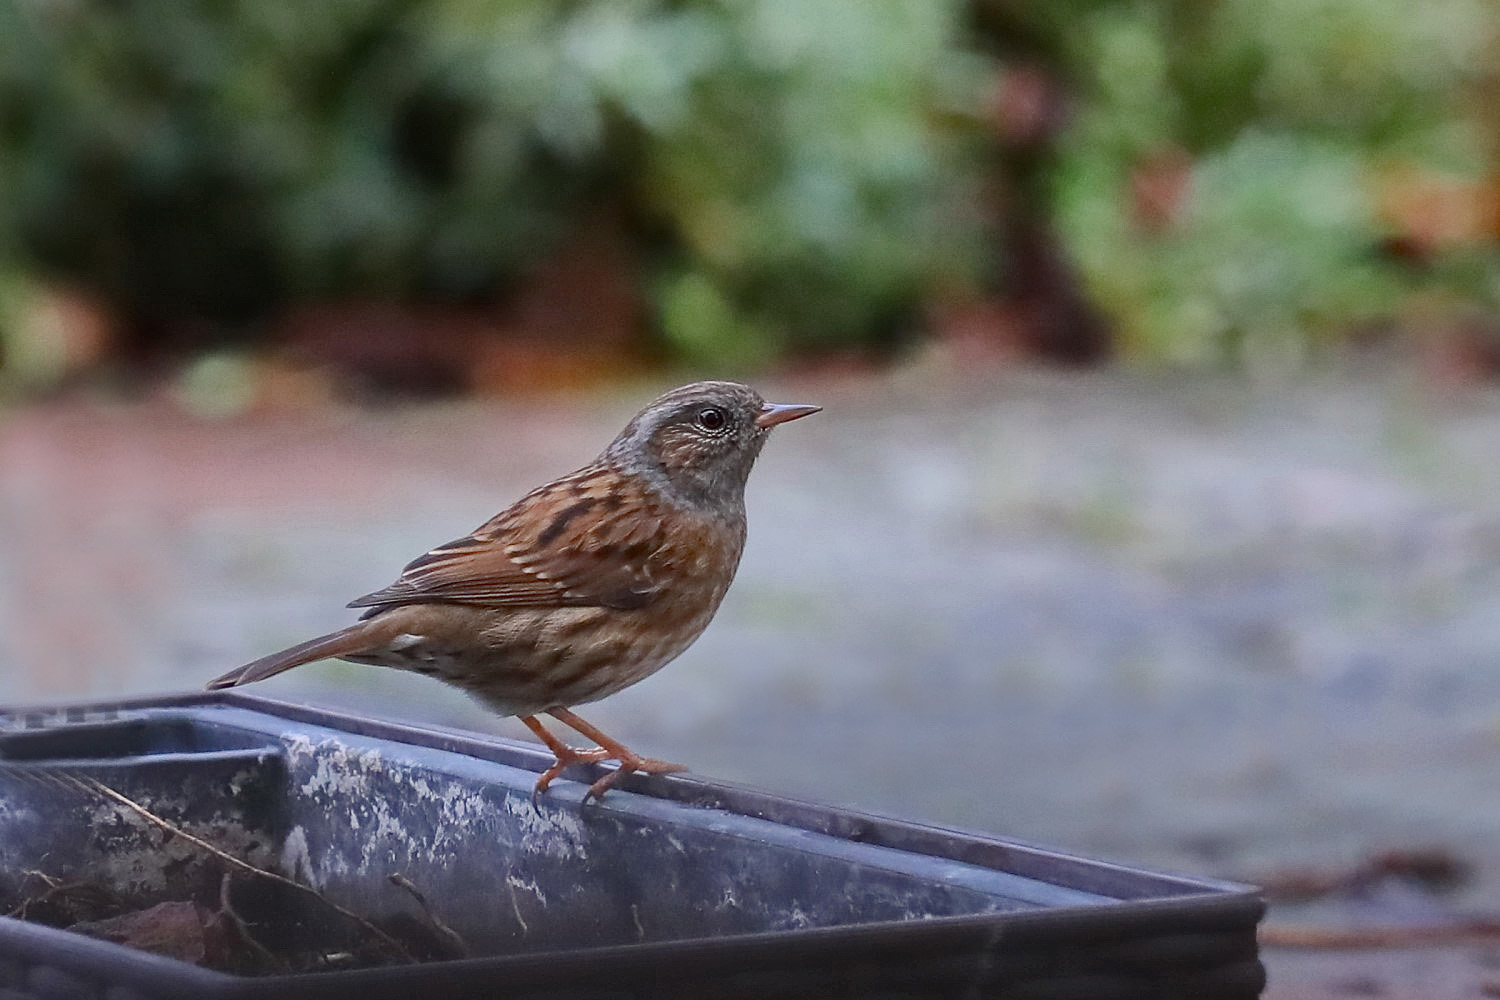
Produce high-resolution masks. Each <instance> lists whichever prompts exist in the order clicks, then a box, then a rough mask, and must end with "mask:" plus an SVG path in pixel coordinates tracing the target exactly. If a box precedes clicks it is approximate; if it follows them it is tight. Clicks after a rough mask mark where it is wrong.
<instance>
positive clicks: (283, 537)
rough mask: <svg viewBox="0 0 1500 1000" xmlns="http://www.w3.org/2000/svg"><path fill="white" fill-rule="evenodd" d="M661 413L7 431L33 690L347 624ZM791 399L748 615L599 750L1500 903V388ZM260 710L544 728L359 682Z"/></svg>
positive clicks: (635, 397) (546, 403)
mask: <svg viewBox="0 0 1500 1000" xmlns="http://www.w3.org/2000/svg"><path fill="white" fill-rule="evenodd" d="M662 387H663V385H662V384H661V383H653V384H650V385H637V386H633V387H615V388H612V389H610V390H608V391H606V392H603V393H601V394H598V395H594V396H588V397H576V398H572V399H567V398H548V399H544V400H542V399H539V400H532V401H509V402H504V403H464V404H452V405H442V406H427V407H418V408H411V407H404V408H400V409H396V410H392V411H382V412H371V411H363V410H358V409H347V410H342V409H341V410H332V411H330V410H326V409H322V410H317V411H312V412H308V413H305V414H282V415H276V416H262V417H254V418H246V419H242V420H237V421H232V422H200V421H194V420H190V419H188V418H185V417H182V416H181V415H180V414H178V413H177V412H175V411H174V410H173V409H172V408H171V407H170V406H167V405H164V404H152V405H145V406H132V407H117V406H104V405H100V404H91V403H80V402H76V401H75V402H70V403H66V404H63V403H54V404H38V405H34V406H30V407H27V408H24V409H18V410H14V411H12V412H9V413H7V414H3V415H0V663H4V664H5V668H4V672H3V673H0V701H3V702H12V703H13V702H23V701H49V700H62V699H74V698H98V697H112V696H116V695H123V694H131V695H135V694H145V693H153V692H162V691H171V690H181V689H183V688H187V687H193V686H197V685H198V684H200V683H201V682H202V681H204V680H206V679H207V678H209V677H212V676H214V675H216V674H218V673H220V672H222V671H223V670H225V669H227V668H228V667H230V666H233V665H235V664H237V663H240V662H243V661H245V660H247V659H250V658H253V657H255V656H258V655H261V654H263V653H266V652H268V651H271V650H273V649H275V648H278V647H280V646H282V645H286V644H290V643H292V642H295V641H298V640H300V639H303V638H306V637H308V636H310V635H312V634H315V633H317V632H320V631H327V630H330V629H332V628H335V627H338V626H339V625H341V624H344V623H346V622H348V621H350V620H351V618H352V612H348V611H345V610H344V609H343V604H344V602H345V601H347V600H348V599H350V598H351V597H354V596H356V595H358V594H362V593H365V592H367V591H369V590H372V589H374V588H376V587H379V586H382V585H384V584H385V583H387V582H389V581H390V579H392V578H393V577H394V575H395V573H396V572H397V571H398V570H399V569H400V567H401V565H402V564H403V563H405V562H406V561H407V560H408V559H410V558H411V557H413V556H414V555H416V554H418V553H419V552H421V551H423V550H424V549H426V548H428V547H429V546H431V545H433V544H436V543H438V542H441V541H444V540H446V539H449V538H453V537H457V536H459V535H462V534H463V533H465V532H467V531H468V530H470V529H471V528H473V527H474V526H475V525H477V524H478V523H480V522H481V521H483V520H484V519H486V518H487V517H488V516H489V515H490V514H492V513H494V512H495V511H496V510H498V509H500V508H501V507H503V506H504V505H505V504H507V503H509V502H510V501H511V500H513V499H515V498H516V497H517V496H519V495H520V493H522V492H524V490H526V489H527V488H529V487H530V486H532V485H535V484H536V483H539V482H541V481H543V480H544V479H546V478H549V477H551V476H553V475H556V474H559V473H562V472H566V471H568V470H570V469H572V468H574V467H576V466H577V465H580V464H582V463H583V462H584V461H586V460H588V459H589V458H591V457H592V456H593V455H594V454H595V453H597V452H598V451H599V450H600V449H601V448H602V447H603V445H604V444H605V443H606V442H607V440H608V439H609V438H610V437H611V436H612V435H613V434H614V432H615V431H616V430H617V429H618V428H619V426H621V425H622V424H623V422H624V420H625V419H626V418H627V417H628V416H629V415H630V414H631V413H632V412H633V411H634V410H635V409H636V408H637V407H638V406H639V405H640V404H641V403H642V402H644V401H645V400H647V399H649V398H650V397H651V396H652V395H653V394H654V393H655V392H656V391H657V390H658V389H660V388H662ZM763 388H764V389H765V391H766V393H767V395H769V396H775V397H786V398H787V399H788V400H796V401H801V400H802V399H803V398H804V397H805V398H806V399H807V400H808V401H814V402H820V403H823V404H824V405H825V407H826V411H825V412H824V413H822V414H820V415H818V416H817V417H814V418H812V419H810V420H806V421H802V422H799V423H797V424H793V425H789V426H787V427H785V428H782V429H780V430H778V431H777V432H776V434H775V435H774V436H773V438H772V440H771V442H770V443H769V445H768V446H767V448H766V451H765V453H764V455H763V456H762V458H761V460H760V463H759V465H758V467H757V469H756V472H755V475H754V476H753V477H752V479H751V485H750V491H749V499H748V503H749V509H750V543H749V547H748V549H747V551H746V554H745V559H744V563H743V565H742V567H741V570H740V575H739V579H738V581H737V582H736V584H735V586H734V588H733V589H732V590H731V591H730V595H729V597H728V599H727V600H726V602H725V605H724V608H723V610H722V611H721V613H720V615H719V617H718V619H717V620H716V622H715V623H714V624H713V625H712V626H711V627H710V629H709V631H708V632H707V633H706V634H705V635H704V637H703V638H702V639H701V640H700V641H699V642H698V643H697V644H696V645H695V646H694V647H693V648H692V649H690V650H689V651H688V652H687V653H686V654H684V655H683V657H682V658H681V659H680V660H678V661H677V662H676V663H674V664H672V665H671V666H669V667H668V668H666V669H665V670H664V671H662V672H661V673H660V674H658V675H656V676H655V677H654V678H652V679H651V680H649V681H647V682H645V683H643V684H641V685H639V686H637V687H636V688H633V689H630V690H628V691H626V692H623V693H621V694H619V695H617V696H615V697H613V698H611V699H608V700H607V701H605V702H602V703H600V704H598V705H595V706H590V707H589V709H588V710H587V711H586V713H585V714H586V715H587V717H588V718H589V719H590V720H591V721H593V722H596V723H597V724H599V725H600V726H602V727H603V728H604V729H606V730H607V731H609V732H610V733H611V734H613V735H615V736H617V737H619V738H620V739H622V740H623V741H625V742H626V743H628V744H630V745H632V746H634V747H636V748H637V749H639V750H641V751H642V752H645V753H649V754H651V755H653V756H658V757H664V758H667V759H672V760H680V761H684V762H686V763H688V764H690V765H691V766H692V768H693V770H694V771H696V772H698V773H701V774H704V775H708V776H712V777H715V778H721V779H726V780H732V781H740V782H747V783H751V784H756V785H760V786H764V787H767V788H771V789H774V790H776V791H778V792H782V793H786V794H791V795H800V796H805V797H810V798H815V799H819V800H822V801H827V802H833V803H837V804H841V805H849V806H856V807H861V808H866V809H872V810H876V811H880V812H886V813H891V814H897V815H901V816H903V817H910V818H914V819H921V820H927V821H931V822H936V823H939V824H947V825H954V826H962V827H970V828H976V829H981V830H988V831H993V832H997V833H1000V834H1003V835H1006V836H1013V837H1017V838H1020V839H1024V840H1030V841H1038V842H1043V843H1046V844H1049V845H1054V846H1058V847H1063V848H1066V849H1070V850H1074V851H1078V852H1082V853H1086V854H1090V855H1094V856H1100V857H1106V858H1110V859H1114V860H1118V861H1122V862H1125V863H1138V864H1142V865H1151V866H1162V867H1167V868H1172V869H1177V870H1182V871H1187V872H1191V873H1194V874H1204V875H1218V876H1228V877H1249V878H1254V877H1257V876H1259V875H1261V874H1264V873H1269V872H1274V871H1278V870H1281V869H1284V868H1286V867H1289V866H1324V865H1344V864H1350V863H1353V862H1356V861H1358V860H1359V859H1360V858H1361V857H1363V856H1365V855H1366V854H1368V853H1370V852H1373V851H1378V850H1382V849H1389V848H1393V847H1414V846H1439V847H1442V848H1445V849H1446V850H1449V851H1451V852H1452V853H1454V854H1455V855H1456V856H1459V857H1461V858H1463V859H1464V860H1466V861H1467V862H1469V863H1471V864H1472V865H1473V866H1474V870H1475V875H1474V878H1473V880H1472V881H1471V882H1470V883H1469V884H1468V886H1467V887H1466V888H1464V889H1462V890H1460V892H1459V893H1458V894H1457V896H1455V897H1453V898H1452V899H1439V900H1433V899H1429V898H1427V897H1425V896H1422V897H1421V898H1420V899H1419V900H1418V901H1417V902H1415V903H1413V902H1411V900H1409V899H1406V898H1405V897H1402V900H1403V901H1401V902H1395V903H1393V902H1391V901H1389V900H1383V899H1374V900H1371V899H1368V898H1360V899H1353V900H1349V901H1346V902H1345V903H1341V904H1339V905H1337V906H1331V905H1329V904H1323V905H1321V906H1317V907H1308V908H1303V909H1301V910H1290V909H1288V910H1280V911H1278V912H1277V913H1276V914H1275V916H1276V918H1277V919H1279V920H1312V921H1320V920H1321V921H1331V922H1341V921H1350V920H1353V921H1369V920H1380V921H1389V920H1391V919H1399V920H1424V921H1425V920H1430V919H1433V918H1434V916H1437V917H1441V916H1442V915H1443V914H1445V913H1446V912H1448V908H1449V907H1457V908H1470V909H1478V908H1490V909H1500V776H1497V775H1500V770H1497V767H1496V757H1497V756H1500V613H1497V612H1500V460H1497V456H1500V393H1497V392H1495V391H1492V390H1472V389H1471V390H1463V391H1454V392H1439V391H1436V390H1435V389H1433V388H1432V387H1430V386H1423V385H1420V384H1418V383H1417V382H1416V381H1415V380H1414V379H1413V378H1412V377H1410V376H1408V375H1405V374H1403V373H1400V372H1387V371H1346V372H1342V373H1339V374H1336V375H1333V374H1330V375H1326V376H1321V377H1309V378H1307V379H1305V380H1301V381H1298V382H1296V383H1295V384H1279V385H1275V386H1267V385H1249V384H1246V383H1244V382H1241V381H1236V380H1232V379H1227V378H1211V377H1201V376H1191V377H1189V376H1162V375H1150V376H1148V375H1141V374H1136V373H1130V372H1113V373H1107V374H1091V375H1086V376H1065V375H1054V374H1045V373H1035V372H1010V373H993V372H992V373H977V374H968V375H958V374H955V373H954V372H953V371H951V370H946V369H942V368H941V366H916V367H911V368H907V369H904V370H901V371H899V372H896V373H893V374H890V375H887V376H879V377H861V378H853V377H849V378H843V379H840V380H837V381H827V380H825V381H821V382H813V381H806V380H804V381H783V382H779V383H778V382H774V381H772V382H769V383H767V384H766V385H764V386H763ZM261 691H262V692H263V693H264V694H266V695H268V696H274V697H281V698H289V699H303V700H311V701H317V702H321V703H325V704H333V705H340V706H348V707H355V708H358V709H361V710H367V711H371V712H376V713H380V714H384V715H391V716H398V717H402V718H410V719H418V720H423V721H433V722H441V723H446V724H456V725H462V726H468V727H473V728H479V729H485V730H489V731H496V732H501V733H504V734H507V735H513V736H518V737H524V736H525V731H524V729H523V728H522V727H520V726H519V724H517V723H515V722H514V720H495V719H492V718H491V717H489V716H488V715H486V714H485V713H484V712H483V711H482V710H481V709H479V708H478V707H477V706H475V705H473V704H472V703H470V702H469V701H468V700H467V699H466V698H465V697H464V696H463V695H461V694H458V693H456V692H452V691H448V690H447V689H445V688H443V687H441V686H440V685H438V684H435V683H433V682H430V681H427V680H425V679H422V678H418V677H409V676H404V675H399V674H396V673H394V672H390V671H382V670H378V669H374V668H367V667H359V666H355V665H352V664H343V663H327V664H319V665H315V666H311V667H307V668H303V669H300V670H297V671H294V672H292V673H291V674H288V675H286V676H284V677H282V678H277V679H275V680H274V681H271V682H268V683H266V684H264V685H263V686H262V687H261ZM1497 954H1500V952H1495V951H1492V950H1486V949H1484V948H1482V947H1479V946H1472V947H1464V948H1454V949H1447V950H1428V951H1424V952H1386V953H1381V954H1380V955H1379V956H1374V957H1372V956H1368V955H1359V956H1353V957H1352V958H1346V957H1342V956H1333V957H1331V958H1330V957H1329V956H1326V955H1320V954H1308V953H1302V952H1290V951H1287V952H1271V953H1270V954H1269V957H1268V962H1269V964H1270V966H1271V968H1272V974H1273V981H1272V988H1271V990H1270V992H1269V993H1268V996H1270V997H1273V998H1282V1000H1289V998H1291V997H1299V998H1300V997H1324V996H1328V997H1335V996H1360V995H1364V996H1391V997H1398V996H1448V995H1452V996H1470V995H1473V996H1480V995H1485V994H1484V993H1482V992H1477V991H1482V990H1484V989H1486V988H1489V987H1491V986H1494V985H1495V984H1496V981H1497V980H1500V969H1497V966H1500V959H1497V957H1496V956H1497ZM1340 962H1344V964H1342V965H1341V964H1339V963H1340ZM1424 963H1425V964H1424ZM1414 969H1415V970H1417V971H1415V972H1414V971H1413V970H1414ZM1434 969H1436V970H1438V971H1436V972H1434V971H1433V970H1434ZM1423 970H1425V971H1423ZM1403 977H1404V978H1403ZM1445 977H1446V978H1445ZM1424 982H1426V983H1429V984H1435V983H1444V984H1452V990H1453V992H1448V991H1447V990H1448V986H1444V987H1443V989H1442V991H1439V992H1417V991H1418V990H1421V989H1422V988H1423V987H1422V983H1424ZM1361 991H1363V992H1361ZM1372 991H1374V992H1372Z"/></svg>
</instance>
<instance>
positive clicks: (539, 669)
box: [208, 382, 821, 797]
mask: <svg viewBox="0 0 1500 1000" xmlns="http://www.w3.org/2000/svg"><path fill="white" fill-rule="evenodd" d="M819 409H821V407H817V406H805V405H800V404H776V403H767V402H766V401H765V400H763V399H762V398H761V397H760V396H759V395H758V394H756V393H755V391H754V390H752V389H750V388H749V387H747V386H743V385H739V384H738V383H735V382H695V383H693V384H692V385H685V386H683V387H682V388H680V389H674V390H672V391H671V392H669V393H667V394H666V395H664V396H662V397H661V398H660V399H658V400H656V402H654V403H652V404H651V405H650V406H648V407H646V408H645V409H644V410H642V411H641V412H640V413H639V414H637V415H636V417H635V419H633V420H631V421H630V423H629V424H627V425H626V427H625V429H624V430H623V431H621V432H620V436H619V437H617V438H615V439H614V441H613V442H612V443H611V444H610V446H609V447H608V448H606V449H604V453H603V454H602V455H600V456H599V457H598V458H597V459H595V460H594V461H593V462H591V463H590V464H588V465H585V466H584V467H583V468H581V469H579V470H578V471H577V472H574V473H571V474H569V475H566V476H563V477H562V478H561V479H557V480H554V481H553V482H550V483H548V484H547V485H545V486H541V487H538V488H537V489H534V490H532V491H531V492H530V493H528V494H526V495H525V496H524V497H522V498H521V499H520V500H518V501H516V502H515V503H514V504H513V505H512V506H510V507H509V508H507V509H506V510H504V511H501V512H500V513H499V514H497V515H495V516H494V517H493V518H491V519H490V520H489V521H486V522H485V523H484V524H482V525H480V526H479V528H477V529H476V530H475V531H474V533H473V534H471V535H468V536H467V537H465V538H460V539H458V540H457V541H453V542H449V543H448V544H446V545H439V546H438V547H437V548H435V549H433V550H432V551H430V552H428V553H427V554H425V555H422V556H419V557H417V558H416V559H415V560H413V561H412V562H411V563H409V564H408V565H407V567H406V568H405V569H404V570H403V571H402V573H401V576H400V577H399V578H398V579H397V580H396V582H395V583H393V584H391V585H390V586H389V587H386V588H385V589H384V590H377V591H375V592H374V593H373V594H366V595H365V596H364V597H361V598H359V599H358V600H355V601H351V602H350V603H349V607H351V608H366V609H368V610H366V611H365V613H364V615H363V616H362V617H361V619H360V621H358V622H356V623H355V624H353V625H350V626H349V627H348V628H344V629H340V630H339V631H337V632H332V633H330V634H328V635H324V636H319V637H318V638H316V639H309V640H308V641H306V642H303V643H299V644H297V645H295V646H292V647H291V648H289V649H284V650H282V651H281V652H279V653H272V654H271V655H270V656H266V657H262V658H261V659H259V660H256V661H254V662H253V663H247V664H245V665H244V666H243V667H240V668H239V669H237V670H232V671H230V672H229V673H227V674H225V675H224V676H223V677H220V678H218V679H216V680H214V681H212V682H210V683H209V685H208V686H209V688H210V689H214V688H227V687H234V686H236V685H239V684H248V683H250V682H251V681H258V680H263V679H265V678H267V677H271V676H273V675H275V674H279V673H281V672H282V671H283V670H290V669H291V668H292V667H296V666H300V665H302V664H304V663H310V662H312V661H314V660H322V659H326V658H330V657H338V658H340V659H345V660H352V661H354V662H356V663H371V664H375V665H377V666H382V667H395V668H396V669H398V670H411V671H415V672H416V673H419V674H428V675H430V676H433V677H437V678H439V679H440V680H444V681H447V682H448V683H450V684H454V685H457V686H458V687H460V688H463V689H464V690H465V691H468V692H469V693H470V694H472V695H474V696H475V697H476V698H478V699H479V700H480V701H481V702H483V703H484V704H486V705H488V706H489V707H490V708H492V709H494V710H495V711H497V712H499V713H500V714H502V715H518V716H520V717H521V721H522V722H524V723H525V724H526V725H527V727H529V728H530V729H531V731H532V732H534V733H535V734H536V735H537V736H538V737H539V738H540V739H541V740H542V742H543V743H545V744H546V745H547V747H548V748H549V749H550V750H551V751H552V753H553V754H554V755H555V756H556V758H557V760H556V762H555V763H554V764H553V765H552V766H551V767H549V768H548V769H547V770H546V771H544V772H543V773H542V776H541V777H540V778H538V779H537V782H536V792H538V793H540V792H543V791H545V790H546V788H547V786H548V785H549V784H551V782H552V781H553V779H555V778H556V777H557V776H558V775H559V774H561V773H562V772H563V770H564V769H566V768H567V767H569V766H570V765H572V764H577V763H590V762H594V761H604V760H615V761H619V768H618V769H617V770H615V771H611V772H610V773H609V774H607V775H605V776H604V777H602V778H600V779H599V780H598V781H596V782H594V784H593V785H592V786H591V787H590V788H589V792H588V796H594V797H597V796H600V795H603V794H604V792H605V791H606V790H607V789H609V787H610V786H611V785H613V784H614V783H615V782H616V781H617V780H618V779H619V778H620V777H621V776H622V775H625V774H629V773H630V772H632V771H643V772H646V773H650V774H661V773H666V772H670V771H680V770H683V767H682V765H680V764H670V763H667V762H666V761H660V760H653V759H651V758H648V757H641V756H640V755H638V754H636V753H634V752H633V751H631V750H630V749H629V748H627V747H625V746H624V745H623V744H621V743H619V742H618V741H616V740H613V739H610V738H609V737H608V736H606V735H605V734H604V733H602V732H600V731H599V730H598V729H596V728H595V727H594V726H592V725H590V724H589V723H587V722H585V721H584V720H583V719H581V718H579V717H578V716H577V715H574V714H573V712H571V711H570V710H569V709H570V708H571V706H573V705H580V704H583V703H585V702H590V701H597V700H598V699H600V698H603V697H605V696H606V695H610V694H613V693H614V692H616V691H619V690H620V689H621V688H625V687H628V686H630V685H631V684H634V683H636V682H637V681H639V680H642V679H644V678H646V677H648V676H650V675H651V674H653V673H655V672H656V671H658V670H660V669H661V668H662V667H663V666H665V665H666V664H667V663H668V662H670V661H671V660H672V659H673V658H675V657H676V656H677V655H678V654H679V653H681V652H682V651H683V650H684V649H686V648H687V647H688V646H689V645H691V644H692V642H693V640H694V639H696V638H698V636H699V634H700V633H701V632H702V631H703V629H704V628H705V627H706V626H707V625H708V623H709V620H710V619H711V618H713V616H714V612H715V611H717V610H718V608H719V602H720V601H722V600H723V599H724V593H725V591H727V590H728V589H729V584H730V581H731V580H733V579H734V571H735V569H736V567H737V566H738V565H739V561H740V553H741V551H742V550H743V549H744V546H745V481H746V479H747V478H748V477H749V475H750V467H751V465H753V464H754V462H755V458H756V456H757V455H759V454H760V449H761V447H762V446H763V445H764V444H765V443H766V436H767V435H768V434H769V433H770V430H771V428H772V427H775V426H776V425H777V424H780V423H785V422H786V421H788V420H796V419H797V418H799V417H805V416H807V415H808V414H811V413H816V412H818V410H819ZM543 712H545V713H547V714H548V715H551V716H552V717H553V718H555V719H557V720H558V721H559V722H562V723H563V724H565V725H567V726H569V727H571V728H572V729H575V730H577V731H578V732H579V733H582V734H583V735H584V736H585V737H587V738H588V739H590V740H593V741H594V742H595V743H597V744H598V746H596V747H594V748H593V749H589V750H577V749H574V748H572V747H570V746H568V745H567V744H566V743H564V742H563V741H562V740H560V739H558V738H557V737H556V736H554V735H552V734H551V733H550V732H548V731H547V729H546V727H544V726H543V725H542V723H541V721H540V720H539V719H538V718H537V715H538V714H540V713H543Z"/></svg>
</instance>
